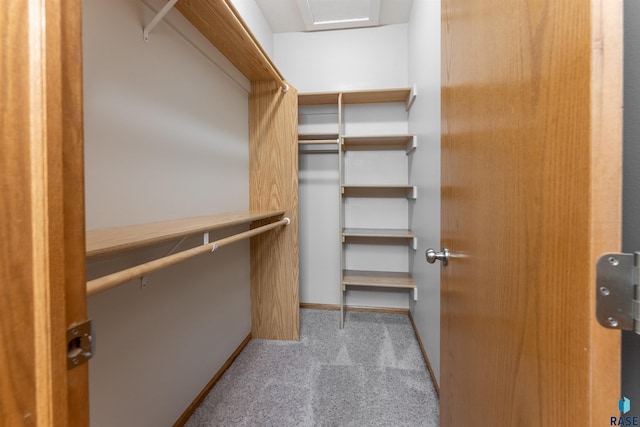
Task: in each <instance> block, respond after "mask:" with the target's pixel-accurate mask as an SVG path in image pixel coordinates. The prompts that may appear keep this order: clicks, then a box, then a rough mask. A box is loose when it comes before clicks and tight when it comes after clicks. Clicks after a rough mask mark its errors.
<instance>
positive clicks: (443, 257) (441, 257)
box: [425, 248, 449, 267]
mask: <svg viewBox="0 0 640 427" xmlns="http://www.w3.org/2000/svg"><path fill="white" fill-rule="evenodd" d="M425 257H426V258H427V262H428V263H429V264H433V263H434V262H436V261H442V265H443V266H444V267H446V266H447V264H449V249H447V248H442V250H441V251H440V252H436V251H435V250H433V249H431V248H429V249H427V252H426V253H425Z"/></svg>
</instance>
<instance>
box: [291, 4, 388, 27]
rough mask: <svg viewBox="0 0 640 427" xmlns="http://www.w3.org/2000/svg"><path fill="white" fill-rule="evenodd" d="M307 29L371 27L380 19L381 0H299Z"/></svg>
mask: <svg viewBox="0 0 640 427" xmlns="http://www.w3.org/2000/svg"><path fill="white" fill-rule="evenodd" d="M297 2H298V7H299V9H300V13H301V14H302V19H303V20H304V23H305V27H306V29H307V31H318V30H335V29H340V28H358V27H371V26H375V25H378V22H379V19H380V0H297Z"/></svg>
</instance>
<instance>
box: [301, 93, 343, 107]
mask: <svg viewBox="0 0 640 427" xmlns="http://www.w3.org/2000/svg"><path fill="white" fill-rule="evenodd" d="M339 95H340V93H339V92H314V93H299V94H298V105H331V104H334V105H338V96H339Z"/></svg>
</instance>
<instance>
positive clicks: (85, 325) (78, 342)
mask: <svg viewBox="0 0 640 427" xmlns="http://www.w3.org/2000/svg"><path fill="white" fill-rule="evenodd" d="M94 347H95V340H94V339H93V324H92V323H91V320H87V321H86V322H82V323H79V324H77V325H73V326H71V327H70V328H69V329H67V370H69V369H73V368H75V367H76V366H80V365H82V364H84V363H87V361H88V360H89V359H91V358H92V357H93V352H94Z"/></svg>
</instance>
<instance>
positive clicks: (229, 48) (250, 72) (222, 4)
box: [176, 0, 284, 83]
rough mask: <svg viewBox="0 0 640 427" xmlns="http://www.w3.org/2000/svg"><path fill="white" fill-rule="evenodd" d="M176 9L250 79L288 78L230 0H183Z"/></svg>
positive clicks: (282, 79) (282, 80)
mask: <svg viewBox="0 0 640 427" xmlns="http://www.w3.org/2000/svg"><path fill="white" fill-rule="evenodd" d="M176 9H178V10H179V11H180V13H182V15H184V17H185V18H187V20H188V21H189V22H191V24H193V26H194V27H196V29H198V31H200V32H201V33H202V35H203V36H205V37H206V38H207V39H208V40H209V41H210V42H211V43H212V44H213V45H214V46H215V47H216V48H217V49H218V50H219V51H220V52H221V53H222V54H223V55H224V56H225V57H227V59H228V60H229V61H231V63H232V64H233V65H234V66H235V67H236V68H237V69H238V70H240V72H241V73H242V74H244V75H245V77H247V78H248V79H249V80H251V81H252V82H255V81H263V80H276V81H278V82H280V83H283V82H284V77H283V76H282V74H280V71H278V69H277V68H276V66H275V65H274V64H273V62H271V59H270V58H269V56H268V55H267V54H266V52H265V51H264V49H262V46H260V43H258V40H257V39H256V38H255V36H254V35H253V33H251V31H250V30H249V27H248V26H247V24H246V23H245V22H244V21H243V20H242V18H241V17H240V14H239V13H238V11H237V10H236V9H235V8H234V7H233V5H232V4H231V1H230V0H198V1H180V2H178V3H177V4H176Z"/></svg>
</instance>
